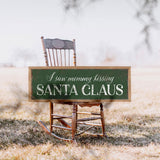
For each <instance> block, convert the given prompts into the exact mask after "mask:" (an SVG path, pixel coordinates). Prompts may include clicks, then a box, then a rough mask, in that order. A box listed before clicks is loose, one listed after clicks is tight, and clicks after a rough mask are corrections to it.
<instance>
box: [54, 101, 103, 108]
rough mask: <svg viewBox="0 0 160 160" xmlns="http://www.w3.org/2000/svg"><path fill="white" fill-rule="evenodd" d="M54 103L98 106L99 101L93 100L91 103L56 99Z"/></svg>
mask: <svg viewBox="0 0 160 160" xmlns="http://www.w3.org/2000/svg"><path fill="white" fill-rule="evenodd" d="M54 103H56V104H67V105H74V104H76V105H79V106H80V107H93V106H99V105H100V104H101V103H99V102H93V103H91V102H90V103H88V102H63V101H57V102H55V101H54Z"/></svg>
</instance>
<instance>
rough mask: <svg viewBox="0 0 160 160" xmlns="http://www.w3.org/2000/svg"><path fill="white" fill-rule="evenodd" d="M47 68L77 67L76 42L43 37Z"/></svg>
mask: <svg viewBox="0 0 160 160" xmlns="http://www.w3.org/2000/svg"><path fill="white" fill-rule="evenodd" d="M41 40H42V46H43V51H44V56H45V62H46V66H76V49H75V40H73V41H70V40H62V39H57V38H56V39H44V38H43V37H41Z"/></svg>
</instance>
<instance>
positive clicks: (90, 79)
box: [29, 67, 131, 102]
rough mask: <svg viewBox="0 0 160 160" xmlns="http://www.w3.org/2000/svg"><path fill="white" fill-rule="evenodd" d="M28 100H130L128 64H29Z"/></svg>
mask: <svg viewBox="0 0 160 160" xmlns="http://www.w3.org/2000/svg"><path fill="white" fill-rule="evenodd" d="M29 99H30V100H34V101H55V102H59V101H61V102H91V101H92V102H104V101H106V102H107V101H130V100H131V84H130V67H29Z"/></svg>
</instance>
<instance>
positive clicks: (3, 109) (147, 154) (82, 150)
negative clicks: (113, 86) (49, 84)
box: [0, 67, 160, 160]
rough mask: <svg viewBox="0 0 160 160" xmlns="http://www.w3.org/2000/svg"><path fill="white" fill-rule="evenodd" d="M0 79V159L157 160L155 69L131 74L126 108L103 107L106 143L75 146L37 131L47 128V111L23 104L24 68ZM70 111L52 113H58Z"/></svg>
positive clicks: (159, 130)
mask: <svg viewBox="0 0 160 160" xmlns="http://www.w3.org/2000/svg"><path fill="white" fill-rule="evenodd" d="M0 77H1V78H0V159H5V160H9V159H11V160H12V159H13V160H23V159H24V160H36V159H38V160H42V159H43V160H47V159H48V160H52V159H53V160H54V159H55V160H59V159H60V160H61V159H63V160H137V159H139V160H155V159H157V160H158V159H160V68H158V67H154V68H149V67H147V68H131V81H132V82H131V84H132V85H131V89H132V92H131V93H132V102H116V103H115V102H114V103H112V104H107V103H106V104H105V122H106V126H105V127H106V134H107V135H108V138H101V137H92V136H88V135H82V136H80V137H78V138H77V145H73V144H70V143H66V142H61V141H59V140H57V139H55V138H53V137H50V136H49V135H47V134H45V133H44V132H43V130H42V129H41V127H40V126H39V125H38V123H37V120H43V121H44V122H45V123H47V124H49V105H48V103H37V102H28V97H27V96H28V95H27V92H28V69H27V68H0ZM70 109H71V107H69V106H59V105H56V107H55V110H56V111H57V112H59V113H62V112H68V113H69V112H71V111H70ZM83 109H84V110H88V108H83ZM95 109H96V108H94V107H93V108H92V110H95ZM97 131H98V132H100V130H98V129H97Z"/></svg>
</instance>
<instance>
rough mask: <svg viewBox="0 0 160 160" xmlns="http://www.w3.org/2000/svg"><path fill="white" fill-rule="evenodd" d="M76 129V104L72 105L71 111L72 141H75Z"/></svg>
mask: <svg viewBox="0 0 160 160" xmlns="http://www.w3.org/2000/svg"><path fill="white" fill-rule="evenodd" d="M76 130H77V105H75V104H74V105H73V112H72V141H75V133H76Z"/></svg>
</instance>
